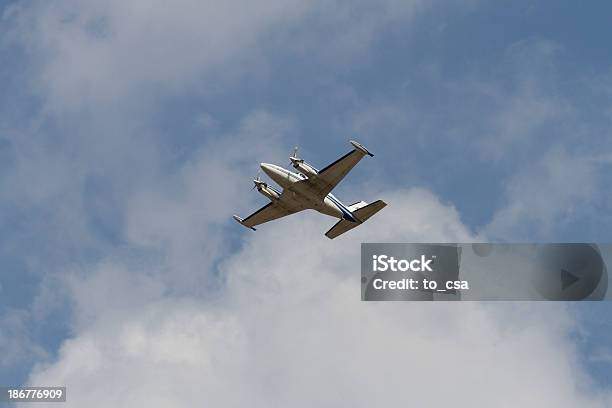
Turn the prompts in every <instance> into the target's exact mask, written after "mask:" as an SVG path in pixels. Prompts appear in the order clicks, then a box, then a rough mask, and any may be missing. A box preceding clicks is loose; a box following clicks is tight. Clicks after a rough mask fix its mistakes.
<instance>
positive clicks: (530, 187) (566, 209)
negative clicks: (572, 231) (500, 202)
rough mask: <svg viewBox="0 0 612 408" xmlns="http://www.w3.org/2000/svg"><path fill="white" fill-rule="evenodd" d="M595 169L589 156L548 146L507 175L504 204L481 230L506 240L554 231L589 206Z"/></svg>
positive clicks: (595, 184) (546, 235)
mask: <svg viewBox="0 0 612 408" xmlns="http://www.w3.org/2000/svg"><path fill="white" fill-rule="evenodd" d="M597 170H598V169H597V167H596V166H595V165H594V163H593V160H591V159H590V158H589V157H586V156H575V155H572V154H569V153H568V152H566V151H565V150H564V149H562V148H557V149H553V150H551V151H550V152H549V153H548V154H547V155H546V156H544V157H543V158H542V159H541V160H540V161H539V162H537V163H534V164H533V165H532V166H528V167H526V168H525V169H522V170H521V171H520V172H519V173H518V174H517V175H516V176H514V177H512V178H511V179H510V181H509V182H508V185H507V188H506V204H505V205H504V206H502V207H501V208H500V209H499V210H498V211H497V212H496V213H495V215H494V216H493V219H492V221H491V222H490V224H489V225H488V226H486V227H485V229H484V231H485V232H486V233H487V234H488V235H489V236H491V237H496V238H503V239H505V240H512V239H519V240H520V239H527V238H528V237H538V238H542V237H548V236H551V235H553V233H554V232H555V231H558V228H559V226H562V225H563V223H566V222H569V221H571V220H573V219H576V215H577V213H578V214H580V212H581V211H584V209H585V207H587V206H588V203H589V201H590V200H591V199H592V197H593V194H594V192H595V189H596V187H597V185H598V180H597V178H598V173H597ZM532 239H533V238H532Z"/></svg>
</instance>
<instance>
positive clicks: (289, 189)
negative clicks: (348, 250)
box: [234, 140, 387, 239]
mask: <svg viewBox="0 0 612 408" xmlns="http://www.w3.org/2000/svg"><path fill="white" fill-rule="evenodd" d="M351 144H352V145H353V150H351V151H350V152H348V153H347V154H345V155H344V156H342V157H341V158H339V159H338V160H336V161H335V162H333V163H332V164H330V165H329V166H327V167H325V168H323V169H321V170H317V169H315V168H314V167H312V166H311V165H310V164H308V163H306V162H305V161H304V159H299V158H298V157H297V148H296V151H294V153H293V156H291V157H290V158H289V159H290V160H291V164H292V166H293V167H294V168H295V169H296V170H298V173H294V172H292V171H289V170H286V169H284V168H282V167H280V166H277V165H274V164H268V163H261V169H262V170H263V171H264V173H266V174H267V175H268V176H269V177H270V178H271V179H272V180H274V181H275V182H276V183H277V184H278V185H280V186H281V187H282V192H279V191H277V190H276V189H275V188H274V187H272V186H270V185H268V183H266V182H264V181H261V180H260V179H259V176H258V177H257V178H256V179H255V180H253V182H254V183H255V186H254V188H257V191H259V192H260V193H261V194H263V195H264V196H266V197H267V198H269V199H270V203H268V204H267V205H265V206H264V207H262V208H260V209H259V210H257V211H255V212H254V213H253V214H251V215H249V216H248V217H246V218H244V219H243V218H240V217H239V216H237V215H234V219H235V220H236V221H238V222H239V223H240V224H242V225H244V226H245V227H248V228H251V229H252V230H255V226H257V225H259V224H263V223H265V222H268V221H272V220H275V219H277V218H281V217H285V216H287V215H290V214H294V213H297V212H300V211H302V210H306V209H312V210H316V211H318V212H320V213H322V214H326V215H329V216H332V217H335V218H339V219H340V221H338V222H337V223H336V224H335V225H334V226H333V227H332V228H331V229H330V230H329V231H327V232H326V233H325V235H326V236H327V237H328V238H332V239H333V238H336V237H337V236H339V235H341V234H343V233H345V232H347V231H348V230H350V229H353V228H355V227H356V226H358V225H360V224H362V223H364V222H365V221H366V220H367V219H368V218H370V217H371V216H373V215H374V214H376V213H377V212H378V211H380V210H381V209H382V208H383V207H385V206H386V205H387V204H386V203H385V202H384V201H382V200H377V201H375V202H373V203H371V204H367V203H366V202H365V201H359V202H357V203H354V204H351V205H349V206H346V205H344V204H342V202H341V201H340V200H338V199H337V198H336V197H334V195H333V194H331V191H332V190H333V189H334V187H336V186H337V185H338V183H340V181H341V180H342V179H343V178H344V176H346V175H347V174H348V172H349V171H351V169H352V168H353V167H355V165H356V164H357V163H358V162H359V161H360V160H361V159H362V158H363V157H364V156H366V155H368V156H374V155H373V154H372V153H370V152H369V151H368V150H367V149H366V148H365V147H364V146H363V145H361V144H360V143H357V142H355V141H352V140H351Z"/></svg>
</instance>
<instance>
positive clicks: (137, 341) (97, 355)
mask: <svg viewBox="0 0 612 408" xmlns="http://www.w3.org/2000/svg"><path fill="white" fill-rule="evenodd" d="M380 197H382V198H384V199H386V200H387V201H388V202H389V203H390V205H389V207H387V208H385V209H384V210H383V211H382V212H381V213H379V214H377V216H376V217H374V218H373V219H372V220H370V221H369V222H368V223H366V224H364V225H363V226H361V227H360V228H359V229H356V230H354V231H351V233H350V234H347V235H345V236H344V237H343V238H342V239H337V240H333V241H330V240H328V239H327V238H325V237H324V236H323V235H322V234H323V232H324V231H325V229H326V227H328V226H329V225H328V224H330V223H332V222H333V220H332V219H331V218H323V217H321V216H312V217H309V216H307V215H306V214H301V215H297V216H294V217H292V218H288V219H285V220H281V221H277V222H275V223H274V224H269V225H265V226H262V228H260V229H259V230H258V231H257V232H256V233H251V232H250V231H246V230H245V231H244V234H245V240H244V244H243V247H242V248H240V249H239V250H238V251H237V252H236V253H234V254H233V255H231V256H230V257H228V258H227V259H226V260H224V261H223V262H222V264H221V265H220V266H219V272H220V273H221V274H222V276H223V278H224V279H223V280H224V281H225V285H224V286H223V288H222V289H221V292H220V293H219V294H218V295H217V296H215V295H212V296H209V297H207V298H204V299H201V298H200V299H198V298H193V297H176V296H164V297H157V296H153V297H151V296H149V295H146V294H145V295H143V288H147V287H150V285H148V284H145V285H142V284H139V283H138V282H137V281H134V279H132V278H122V276H123V277H129V276H134V274H135V275H136V276H138V275H139V274H141V273H142V272H138V271H136V270H130V271H128V270H124V269H123V268H124V267H123V266H121V265H115V266H109V265H107V266H106V267H103V268H95V269H94V270H91V271H89V272H88V273H87V274H83V275H81V276H79V277H76V276H75V277H74V278H73V280H72V282H73V283H72V284H71V290H72V298H73V299H74V301H75V310H76V311H77V312H78V311H82V310H90V311H93V313H90V314H89V316H90V318H89V319H85V320H81V323H80V324H79V326H78V330H77V332H76V333H75V336H74V337H73V338H71V339H69V340H67V341H66V342H65V343H64V344H63V346H62V348H61V350H60V352H59V357H58V359H57V361H55V362H54V363H52V364H49V365H40V366H38V367H37V368H36V369H35V370H34V372H33V373H32V375H31V377H30V379H29V383H31V384H51V383H53V384H62V385H66V386H67V387H68V402H67V404H66V406H83V405H87V406H91V407H96V406H109V404H112V405H113V406H117V407H127V406H150V407H157V406H160V407H161V406H169V405H172V406H179V407H180V406H193V405H197V404H202V403H205V404H206V405H222V406H245V405H249V406H261V407H264V406H312V405H317V406H338V405H350V406H373V405H386V404H411V405H416V406H432V405H434V406H447V405H449V404H457V403H461V404H471V405H487V406H500V407H505V406H516V405H519V406H534V407H536V406H537V407H553V406H554V407H564V406H567V407H573V406H585V407H603V406H606V402H610V400H609V399H606V398H608V396H607V395H606V394H603V393H600V392H599V391H595V390H593V389H592V388H590V387H591V384H590V383H589V381H588V378H587V377H586V376H585V374H584V372H583V371H582V369H581V367H580V366H579V365H578V364H577V363H576V351H575V349H574V345H573V344H572V342H571V341H570V337H569V336H568V333H569V332H570V331H571V330H573V328H574V324H573V321H572V319H571V318H570V317H569V314H568V313H566V312H565V311H564V309H563V307H562V306H559V305H542V304H538V305H537V306H533V305H522V306H518V307H511V306H510V305H504V304H500V305H495V306H491V305H489V306H486V305H484V304H479V303H460V304H452V305H451V304H435V303H434V304H431V303H427V304H421V303H364V302H360V300H359V293H360V289H359V285H360V283H359V265H360V262H359V242H361V241H362V240H363V239H366V237H367V239H370V240H372V239H373V240H378V241H389V240H391V241H392V240H398V239H399V240H409V241H410V240H416V241H428V240H441V241H455V240H469V239H470V237H471V236H472V235H471V233H470V232H469V230H468V229H467V228H465V227H464V226H463V225H462V224H461V222H460V221H459V219H458V216H457V213H456V211H454V210H453V209H452V208H449V207H447V206H445V205H443V204H441V203H440V202H439V201H438V200H437V199H436V197H435V196H433V195H432V194H431V193H428V192H426V191H423V190H407V191H403V192H393V193H388V192H381V193H380ZM208 238H209V239H212V237H208ZM109 285H110V287H114V289H112V290H106V289H105V288H107V287H109ZM96 292H97V293H96ZM145 292H146V291H145ZM155 292H156V291H154V293H155ZM92 297H93V299H95V298H100V299H105V298H109V299H110V298H112V299H115V300H114V301H112V302H101V303H100V302H98V303H97V302H95V301H94V300H92ZM131 297H134V298H136V299H142V300H143V301H142V302H127V303H126V302H125V300H126V299H130V298H131ZM96 304H97V305H98V306H97V307H95V308H93V309H92V305H94V306H95V305H96ZM535 362H537V364H536V363H535Z"/></svg>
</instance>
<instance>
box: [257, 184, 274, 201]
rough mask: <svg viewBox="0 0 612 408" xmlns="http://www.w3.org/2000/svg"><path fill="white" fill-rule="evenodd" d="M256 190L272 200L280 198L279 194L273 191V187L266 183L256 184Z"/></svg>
mask: <svg viewBox="0 0 612 408" xmlns="http://www.w3.org/2000/svg"><path fill="white" fill-rule="evenodd" d="M257 191H259V192H260V193H261V194H263V195H265V196H266V197H268V198H269V199H270V200H272V201H274V200H278V199H279V198H280V194H278V193H277V192H276V191H274V190H273V189H271V188H270V187H268V186H267V185H260V186H258V187H257Z"/></svg>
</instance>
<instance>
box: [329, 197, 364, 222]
mask: <svg viewBox="0 0 612 408" xmlns="http://www.w3.org/2000/svg"><path fill="white" fill-rule="evenodd" d="M327 198H329V199H330V200H331V202H332V203H334V204H335V205H336V207H338V208H339V209H340V211H342V214H343V215H344V217H343V218H345V219H347V220H349V221H353V222H357V219H356V218H355V217H354V216H353V214H352V213H351V211H350V210H349V209H348V208H346V207H345V206H344V205H342V203H341V202H340V201H338V199H337V198H336V197H334V196H333V195H331V194H328V195H327Z"/></svg>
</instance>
